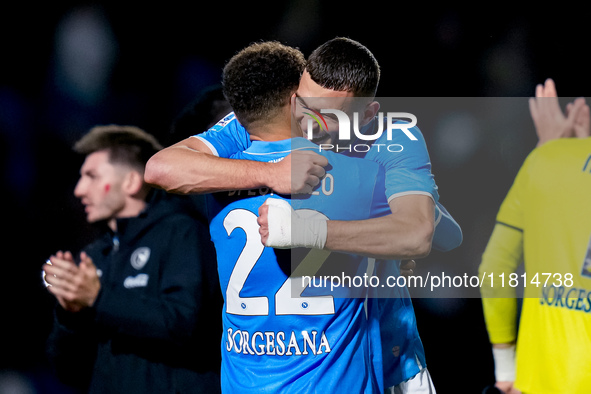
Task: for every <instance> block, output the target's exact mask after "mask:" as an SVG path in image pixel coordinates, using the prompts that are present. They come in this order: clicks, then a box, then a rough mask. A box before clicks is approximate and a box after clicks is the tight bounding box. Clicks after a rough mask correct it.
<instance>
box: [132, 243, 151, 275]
mask: <svg viewBox="0 0 591 394" xmlns="http://www.w3.org/2000/svg"><path fill="white" fill-rule="evenodd" d="M150 253H151V251H150V248H148V247H147V246H142V247H141V248H137V249H136V250H134V252H133V253H132V254H131V258H130V261H131V266H132V267H133V268H135V269H136V270H141V269H142V268H144V266H145V265H146V263H147V262H148V260H149V259H150Z"/></svg>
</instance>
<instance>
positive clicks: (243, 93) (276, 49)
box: [222, 41, 306, 127]
mask: <svg viewBox="0 0 591 394" xmlns="http://www.w3.org/2000/svg"><path fill="white" fill-rule="evenodd" d="M305 65H306V61H305V58H304V55H303V54H302V53H301V52H300V51H299V50H298V49H296V48H292V47H289V46H286V45H283V44H281V43H279V42H276V41H267V42H259V43H254V44H251V45H250V46H248V47H246V48H244V49H242V50H241V51H239V52H238V53H237V54H236V55H234V56H233V57H232V58H231V59H230V60H229V61H228V63H227V64H226V66H225V67H224V72H223V77H222V85H223V91H224V96H225V97H226V99H227V100H228V103H229V104H230V106H231V107H232V109H233V110H234V113H235V114H236V117H237V118H238V120H239V121H240V122H241V123H242V124H243V125H244V127H248V125H249V124H251V123H252V122H255V121H264V120H268V119H270V118H272V117H273V116H275V115H276V112H277V111H278V110H279V109H280V108H281V107H282V106H284V105H285V104H286V102H288V101H289V99H290V96H291V95H292V94H293V92H295V91H296V90H297V88H298V86H299V83H300V78H301V76H302V73H303V71H304V67H305Z"/></svg>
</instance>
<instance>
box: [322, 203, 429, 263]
mask: <svg viewBox="0 0 591 394" xmlns="http://www.w3.org/2000/svg"><path fill="white" fill-rule="evenodd" d="M327 226H328V228H327V238H326V245H325V249H328V250H333V251H341V252H349V253H356V254H360V255H364V256H370V257H375V258H382V259H394V260H402V259H417V258H422V257H425V256H427V255H428V254H429V252H430V251H431V239H432V237H433V221H432V220H428V219H423V218H420V217H419V218H417V217H412V216H410V215H394V214H390V215H387V216H383V217H380V218H374V219H367V220H359V221H346V222H345V221H337V220H329V221H328V223H327Z"/></svg>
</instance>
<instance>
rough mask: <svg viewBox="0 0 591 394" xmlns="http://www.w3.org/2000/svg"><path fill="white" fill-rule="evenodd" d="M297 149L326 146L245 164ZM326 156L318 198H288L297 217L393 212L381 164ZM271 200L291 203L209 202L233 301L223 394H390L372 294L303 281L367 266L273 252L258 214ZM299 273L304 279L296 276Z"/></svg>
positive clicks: (260, 155)
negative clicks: (370, 306) (335, 291)
mask: <svg viewBox="0 0 591 394" xmlns="http://www.w3.org/2000/svg"><path fill="white" fill-rule="evenodd" d="M294 149H317V146H316V145H314V144H313V143H311V142H310V141H308V140H306V139H303V138H298V139H294V140H284V141H277V142H262V141H255V142H253V143H252V145H251V146H250V147H249V148H248V149H246V150H245V151H244V152H240V153H238V154H237V155H236V158H242V159H249V160H257V161H267V162H271V161H277V160H280V159H281V158H283V157H285V156H286V155H287V154H289V153H291V152H292V151H293V150H294ZM323 154H324V155H326V156H327V158H328V160H329V162H330V163H331V166H330V168H329V169H328V170H327V176H326V177H325V180H324V181H323V183H321V184H320V185H319V186H318V187H317V189H316V190H315V192H314V193H312V194H311V195H305V196H292V198H291V199H290V200H288V201H290V203H291V205H292V207H293V208H294V209H295V210H296V212H298V213H299V214H301V215H304V214H310V213H313V214H315V215H322V216H324V217H325V218H328V219H334V220H362V219H367V218H370V217H377V216H382V215H385V214H388V213H389V212H390V209H389V206H388V204H387V200H386V197H385V188H384V184H385V180H384V171H383V169H382V168H381V166H379V165H378V164H376V163H373V162H371V161H367V160H360V159H355V158H349V157H345V156H343V155H338V154H335V153H333V152H324V153H323ZM376 196H382V197H381V198H378V197H376ZM267 198H283V197H282V196H278V195H276V194H273V193H272V191H271V190H269V189H267V188H262V189H257V190H243V191H231V192H224V193H215V194H213V195H211V196H209V200H210V210H209V211H210V212H211V213H212V214H213V215H214V216H213V218H212V219H211V222H210V233H211V237H212V240H213V242H214V244H215V247H216V253H217V259H218V272H219V278H220V285H221V289H222V294H223V295H224V301H225V303H224V310H223V325H224V334H223V337H222V344H221V348H222V377H221V382H222V390H224V391H226V392H240V393H249V392H253V393H255V392H256V393H260V392H282V393H283V392H286V393H304V392H306V393H308V392H355V393H375V392H382V390H383V382H382V376H383V373H382V370H381V359H380V355H376V354H375V351H374V350H373V348H372V346H375V345H374V343H373V342H372V340H371V337H379V331H377V330H379V328H378V327H377V325H376V324H375V319H374V320H372V319H368V317H367V315H366V310H365V306H364V300H365V293H363V294H359V293H358V292H357V291H356V292H355V294H354V295H353V296H352V297H342V294H340V295H339V296H335V295H332V294H331V292H330V291H329V290H330V289H329V285H327V284H326V283H325V286H323V287H322V286H318V288H313V287H314V285H313V284H311V282H303V277H304V276H321V275H322V274H321V272H322V270H323V269H324V268H325V267H326V266H327V265H328V266H330V267H333V268H335V267H336V264H342V265H344V266H347V267H352V268H353V269H352V270H350V271H348V272H347V274H348V275H361V274H362V273H363V272H367V269H368V268H367V259H365V258H362V257H359V256H354V255H349V254H338V253H330V252H327V251H322V250H310V249H303V248H299V249H294V250H278V249H273V248H268V247H264V246H263V244H262V243H261V241H260V235H259V232H258V224H257V216H258V209H259V207H260V206H261V205H262V204H263V203H264V202H265V200H266V199H267ZM296 260H297V261H296ZM297 263H299V265H297ZM296 266H297V268H295V269H297V270H298V272H299V274H296V275H292V276H290V273H291V270H292V269H293V268H294V267H296ZM332 273H333V274H334V271H333V272H332ZM352 287H354V286H352ZM355 290H358V289H355ZM370 314H371V313H370Z"/></svg>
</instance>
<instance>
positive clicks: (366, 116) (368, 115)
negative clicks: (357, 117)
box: [360, 101, 380, 126]
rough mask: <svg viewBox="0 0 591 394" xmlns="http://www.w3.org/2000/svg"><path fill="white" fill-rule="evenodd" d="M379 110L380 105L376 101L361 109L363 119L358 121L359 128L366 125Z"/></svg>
mask: <svg viewBox="0 0 591 394" xmlns="http://www.w3.org/2000/svg"><path fill="white" fill-rule="evenodd" d="M379 110H380V103H378V102H377V101H371V102H369V104H367V105H366V106H365V108H364V109H363V119H361V121H360V125H361V126H365V125H366V124H368V123H369V122H370V121H371V120H372V119H373V118H374V117H375V116H376V114H377V113H378V111H379Z"/></svg>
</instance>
